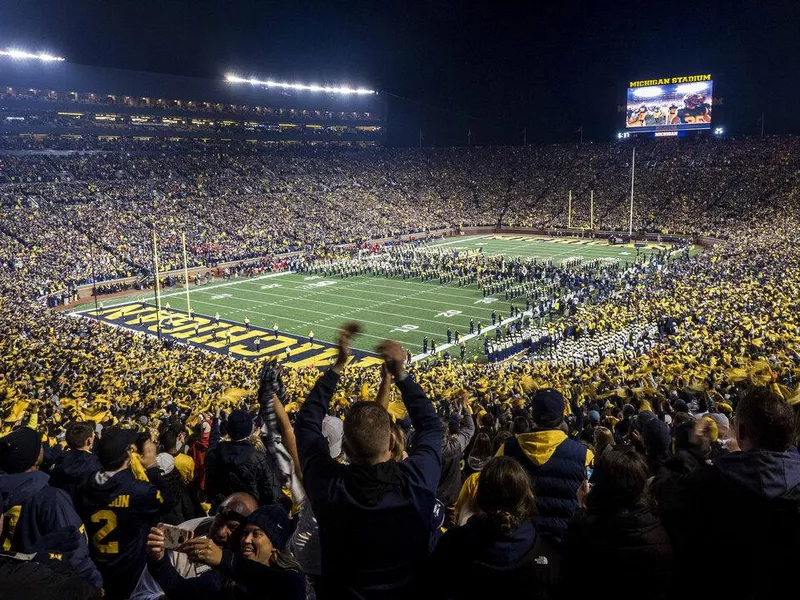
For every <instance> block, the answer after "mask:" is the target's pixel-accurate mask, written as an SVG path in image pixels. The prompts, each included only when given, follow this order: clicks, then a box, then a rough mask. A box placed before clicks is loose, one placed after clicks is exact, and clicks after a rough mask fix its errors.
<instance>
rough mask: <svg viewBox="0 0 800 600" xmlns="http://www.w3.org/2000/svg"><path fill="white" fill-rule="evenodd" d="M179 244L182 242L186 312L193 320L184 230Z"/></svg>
mask: <svg viewBox="0 0 800 600" xmlns="http://www.w3.org/2000/svg"><path fill="white" fill-rule="evenodd" d="M181 244H183V285H184V289H185V290H186V312H188V313H189V319H191V320H194V317H193V316H192V302H191V300H190V299H189V261H188V259H187V258H186V232H183V233H181Z"/></svg>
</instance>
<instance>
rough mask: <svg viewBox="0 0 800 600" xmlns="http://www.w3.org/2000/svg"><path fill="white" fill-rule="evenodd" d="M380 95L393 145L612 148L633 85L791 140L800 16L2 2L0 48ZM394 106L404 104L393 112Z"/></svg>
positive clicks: (403, 4) (774, 1)
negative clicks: (671, 83) (703, 86)
mask: <svg viewBox="0 0 800 600" xmlns="http://www.w3.org/2000/svg"><path fill="white" fill-rule="evenodd" d="M8 46H14V47H20V48H24V49H27V50H37V51H38V50H47V51H51V52H53V53H56V54H60V55H62V56H66V57H67V59H68V60H70V61H71V62H77V63H83V64H90V65H101V66H106V67H116V68H123V69H134V70H143V71H156V72H162V73H173V74H180V75H190V76H199V77H213V78H219V77H222V76H223V74H224V73H226V72H228V71H235V72H237V73H238V74H241V75H254V76H259V77H261V78H266V77H273V78H276V79H285V80H290V81H292V80H297V81H303V82H311V81H314V82H315V83H323V82H324V83H349V84H352V85H364V86H368V87H372V88H374V89H380V90H386V91H388V92H391V93H392V94H394V95H395V96H391V97H390V104H389V106H390V111H391V112H390V118H391V127H390V132H389V143H390V144H391V145H401V146H402V145H416V143H417V141H418V130H419V128H420V127H422V128H423V129H424V131H425V139H424V143H425V144H426V145H453V144H459V145H461V144H465V143H466V132H467V130H468V129H471V130H472V134H473V136H472V142H473V144H475V145H486V144H519V143H522V130H523V128H524V127H527V131H528V141H529V142H544V143H549V142H568V141H577V139H578V134H577V133H575V130H576V129H577V128H578V127H579V126H581V125H583V126H584V139H585V140H608V139H611V138H612V136H613V135H614V133H615V131H617V130H619V129H621V128H622V121H623V114H622V113H619V112H618V111H617V107H618V106H619V105H621V104H623V103H624V98H625V96H624V95H625V88H626V87H627V83H628V81H630V80H635V79H649V78H657V77H663V76H674V75H690V74H697V73H709V72H710V73H712V74H713V76H714V82H715V86H714V97H715V99H716V98H719V97H722V98H723V101H724V104H723V105H722V106H719V107H716V106H715V113H714V123H715V125H716V124H724V125H725V126H726V128H727V130H728V131H729V132H730V133H733V134H754V133H757V132H758V131H759V129H760V124H759V123H757V119H758V117H759V116H760V115H761V114H762V113H764V114H765V125H766V132H767V133H768V134H769V133H798V132H800V107H799V106H798V99H800V83H799V82H798V81H799V80H800V2H798V1H797V0H793V1H785V0H767V1H761V2H755V1H753V2H743V1H738V0H727V1H717V0H706V1H704V2H691V1H686V2H655V1H653V2H641V1H635V0H612V1H609V0H593V1H592V0H582V1H567V0H564V1H558V0H557V1H555V2H552V3H547V4H545V3H542V2H519V3H515V4H512V3H506V2H479V3H473V2H456V1H454V0H441V1H436V0H429V1H427V2H415V1H412V0H406V1H394V0H370V1H364V2H361V1H358V2H356V1H344V0H326V1H322V2H316V1H314V2H312V1H291V2H269V1H264V0H252V1H227V2H223V1H214V2H212V1H204V0H158V1H154V0H77V1H69V0H0V48H5V47H8ZM396 96H400V97H402V98H404V99H400V98H397V97H396Z"/></svg>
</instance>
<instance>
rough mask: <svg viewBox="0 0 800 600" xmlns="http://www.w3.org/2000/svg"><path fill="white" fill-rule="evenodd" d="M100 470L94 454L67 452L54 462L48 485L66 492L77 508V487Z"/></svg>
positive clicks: (78, 498)
mask: <svg viewBox="0 0 800 600" xmlns="http://www.w3.org/2000/svg"><path fill="white" fill-rule="evenodd" d="M102 468H103V467H102V465H101V464H100V459H98V458H97V455H96V454H93V453H91V452H86V451H84V450H69V451H68V452H64V454H62V455H61V456H59V457H58V459H57V460H56V464H55V465H54V466H53V469H52V471H51V472H50V485H52V486H55V487H57V488H61V489H62V490H64V491H65V492H67V493H68V494H69V496H70V498H72V503H73V505H75V506H76V507H77V506H79V505H80V497H79V496H78V486H79V485H80V484H81V482H82V481H83V480H85V479H87V478H88V477H89V476H90V475H94V474H95V473H97V472H98V471H100V470H102Z"/></svg>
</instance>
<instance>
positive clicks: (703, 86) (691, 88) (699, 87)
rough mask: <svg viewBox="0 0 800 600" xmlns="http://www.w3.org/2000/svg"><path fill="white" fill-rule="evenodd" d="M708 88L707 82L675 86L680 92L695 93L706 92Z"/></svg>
mask: <svg viewBox="0 0 800 600" xmlns="http://www.w3.org/2000/svg"><path fill="white" fill-rule="evenodd" d="M707 89H708V84H707V83H684V84H683V85H679V86H678V87H676V88H675V91H676V92H678V93H679V94H694V93H696V92H704V91H706V90H707Z"/></svg>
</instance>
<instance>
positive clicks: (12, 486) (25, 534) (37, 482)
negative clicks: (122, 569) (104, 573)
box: [0, 471, 103, 588]
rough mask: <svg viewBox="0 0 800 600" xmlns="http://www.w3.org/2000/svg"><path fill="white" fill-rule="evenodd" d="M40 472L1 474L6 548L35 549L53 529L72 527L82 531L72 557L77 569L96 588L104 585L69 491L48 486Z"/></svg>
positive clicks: (31, 550)
mask: <svg viewBox="0 0 800 600" xmlns="http://www.w3.org/2000/svg"><path fill="white" fill-rule="evenodd" d="M49 479H50V478H49V477H48V476H47V474H46V473H43V472H41V471H31V472H28V473H17V474H14V475H0V497H2V499H3V518H4V521H3V536H2V544H3V550H6V551H9V550H10V551H13V552H25V553H29V552H30V553H32V552H36V548H37V546H38V543H39V540H40V539H41V538H42V537H44V536H45V535H47V534H49V533H52V532H53V531H56V530H59V529H64V528H72V529H74V530H75V531H76V532H79V533H80V535H79V536H78V537H79V538H80V540H79V541H78V547H77V548H76V549H75V550H74V551H73V552H72V554H71V555H70V557H69V563H70V565H71V566H72V568H73V569H75V572H76V573H78V575H80V576H81V577H83V579H85V580H86V581H88V582H89V583H91V584H92V585H94V586H95V587H98V588H99V587H102V586H103V578H102V577H101V576H100V572H98V570H97V568H96V567H95V565H94V564H93V563H92V560H91V559H90V558H89V547H88V545H87V543H86V537H85V530H84V528H83V523H81V519H80V517H79V516H78V514H77V513H76V512H75V508H74V507H73V505H72V500H70V498H69V496H68V495H67V493H66V492H65V491H63V490H59V489H57V488H54V487H52V486H51V485H49V482H48V480H49Z"/></svg>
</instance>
